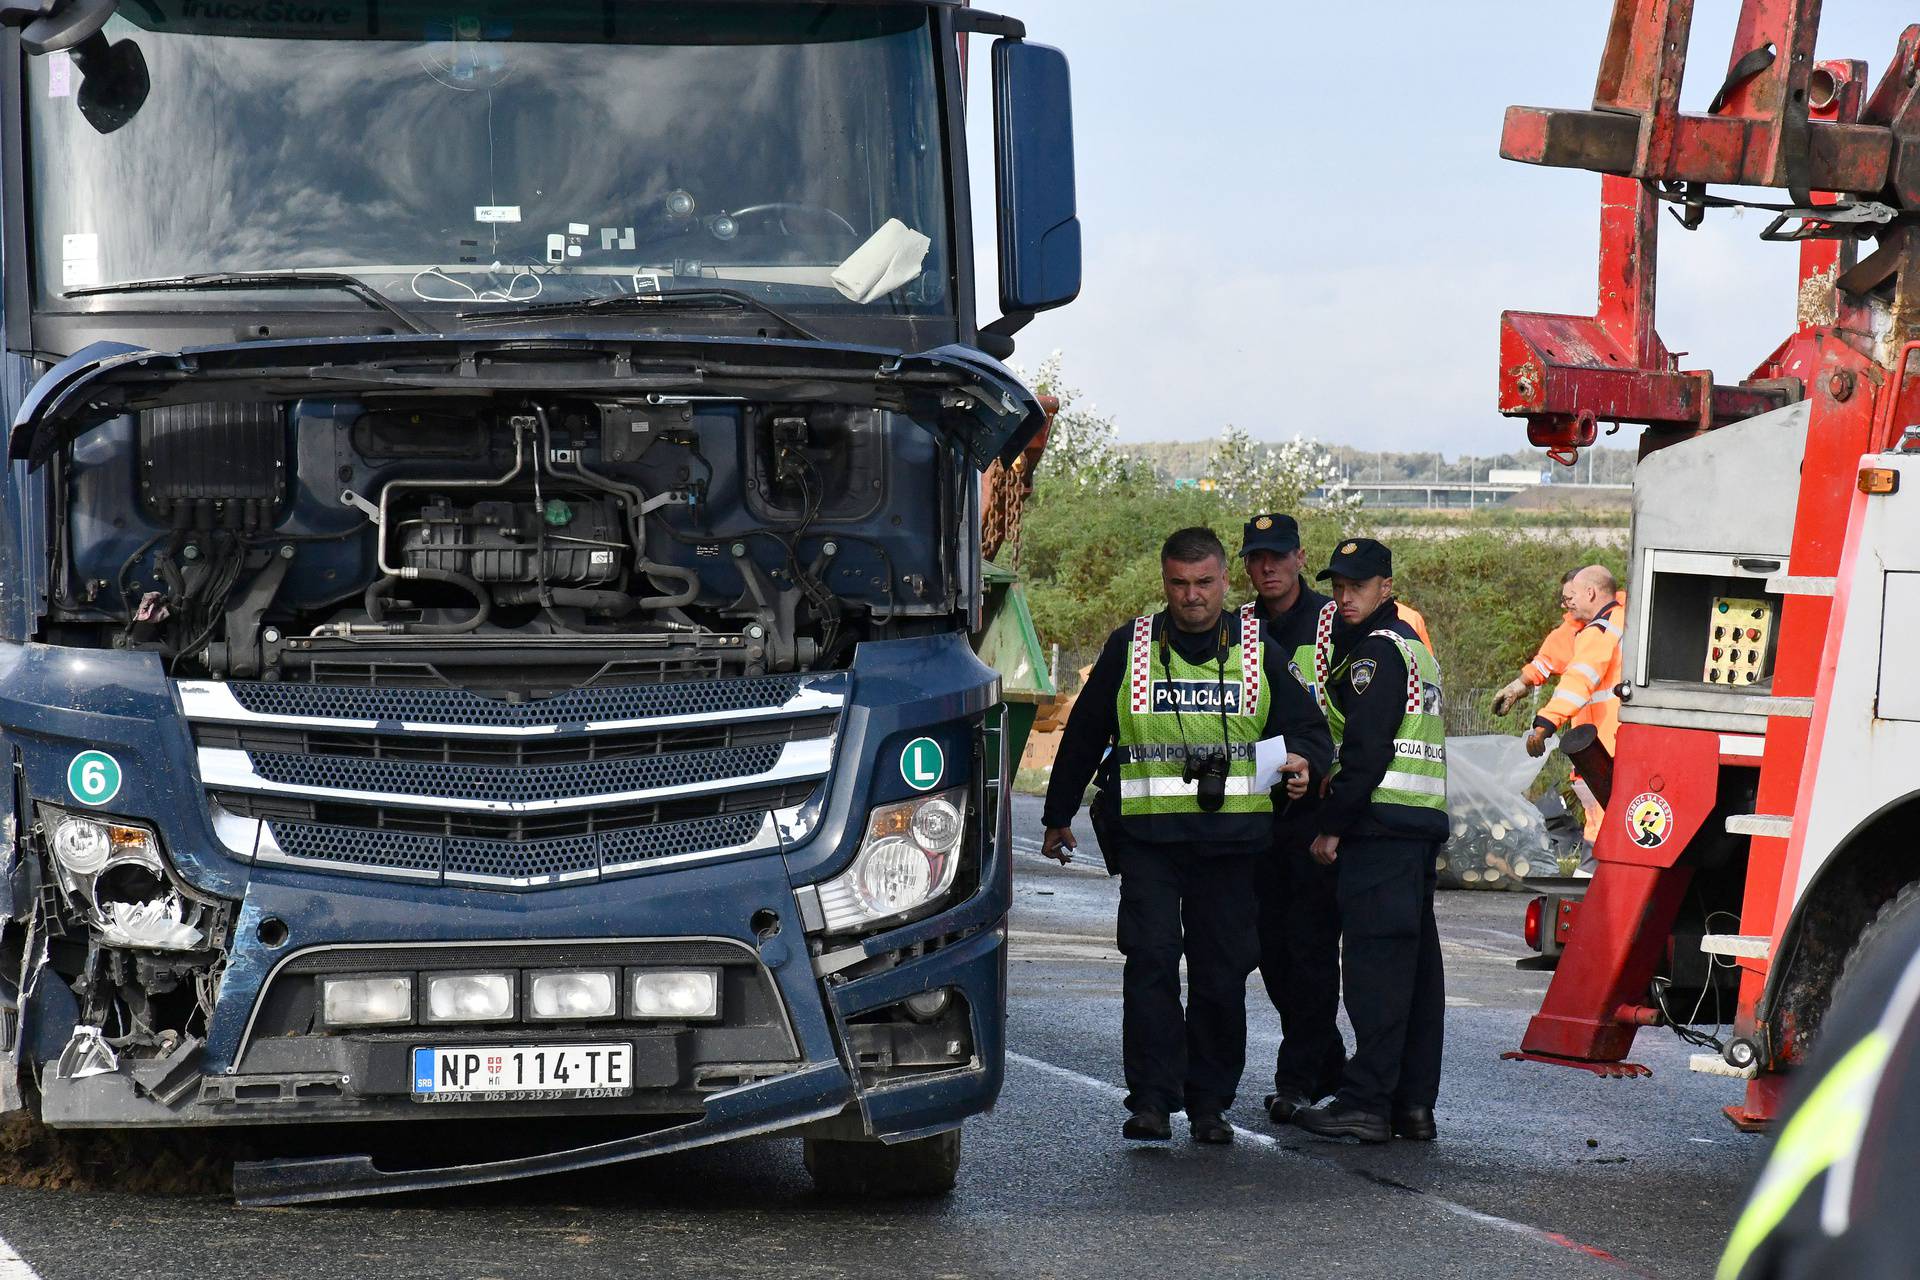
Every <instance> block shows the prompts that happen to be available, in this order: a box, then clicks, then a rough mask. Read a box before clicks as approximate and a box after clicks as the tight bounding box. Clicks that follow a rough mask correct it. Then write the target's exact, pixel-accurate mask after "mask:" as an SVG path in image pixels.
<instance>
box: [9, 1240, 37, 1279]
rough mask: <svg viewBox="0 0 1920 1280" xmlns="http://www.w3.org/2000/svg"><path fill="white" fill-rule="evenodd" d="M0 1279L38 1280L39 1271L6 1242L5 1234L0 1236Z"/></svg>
mask: <svg viewBox="0 0 1920 1280" xmlns="http://www.w3.org/2000/svg"><path fill="white" fill-rule="evenodd" d="M0 1280H40V1273H39V1272H38V1271H35V1270H34V1269H33V1266H32V1264H30V1263H29V1262H28V1261H27V1260H26V1259H25V1258H23V1257H21V1256H20V1252H19V1250H17V1249H15V1248H14V1247H13V1246H12V1245H10V1244H8V1243H7V1240H6V1237H5V1236H0Z"/></svg>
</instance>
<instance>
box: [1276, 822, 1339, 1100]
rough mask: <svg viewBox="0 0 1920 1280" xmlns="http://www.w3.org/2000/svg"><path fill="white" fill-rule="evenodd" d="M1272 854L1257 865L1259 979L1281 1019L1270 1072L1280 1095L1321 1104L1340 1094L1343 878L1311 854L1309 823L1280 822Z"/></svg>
mask: <svg viewBox="0 0 1920 1280" xmlns="http://www.w3.org/2000/svg"><path fill="white" fill-rule="evenodd" d="M1273 830H1274V838H1273V850H1272V852H1271V853H1270V854H1268V855H1267V856H1266V857H1263V858H1261V859H1259V861H1258V863H1257V864H1256V870H1255V874H1256V877H1257V881H1258V885H1259V897H1260V979H1261V981H1262V982H1264V983H1265V984H1266V988H1267V995H1268V997H1269V998H1270V999H1272V1001H1273V1007H1274V1010H1275V1011H1276V1012H1277V1013H1279V1015H1280V1035H1281V1040H1280V1052H1279V1055H1278V1057H1277V1058H1276V1060H1275V1062H1274V1067H1273V1087H1274V1089H1275V1091H1276V1092H1279V1093H1297V1094H1303V1095H1305V1096H1307V1097H1309V1098H1315V1099H1318V1098H1323V1097H1325V1096H1326V1095H1327V1094H1330V1093H1332V1092H1333V1091H1334V1090H1336V1089H1338V1088H1339V1087H1340V1077H1341V1072H1342V1071H1343V1069H1344V1068H1345V1067H1346V1064H1347V1047H1346V1045H1345V1044H1344V1043H1343V1042H1342V1041H1341V1039H1340V1023H1339V1017H1340V902H1339V897H1338V892H1339V890H1338V883H1339V872H1338V870H1337V869H1336V868H1335V867H1323V866H1321V865H1320V864H1319V863H1317V862H1315V861H1314V860H1313V855H1312V853H1310V852H1309V851H1308V848H1309V846H1310V845H1311V844H1312V843H1313V830H1312V826H1311V824H1309V823H1304V822H1297V821H1288V820H1286V819H1280V820H1277V821H1276V822H1275V823H1274V829H1273Z"/></svg>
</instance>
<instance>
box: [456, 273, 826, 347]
mask: <svg viewBox="0 0 1920 1280" xmlns="http://www.w3.org/2000/svg"><path fill="white" fill-rule="evenodd" d="M715 302H728V303H732V304H733V305H735V306H737V307H742V308H746V309H748V310H752V311H758V312H760V313H761V314H762V315H766V316H771V317H773V318H774V319H775V320H778V321H779V322H780V323H781V324H783V325H785V326H786V327H787V328H789V329H791V330H793V332H794V333H796V334H798V335H799V336H800V337H802V338H805V339H807V340H808V341H810V342H824V341H826V339H824V338H822V337H821V336H820V335H819V334H817V333H815V332H814V331H813V330H811V329H809V328H807V327H806V326H805V325H803V324H801V323H800V322H799V321H798V320H795V319H794V318H793V317H792V316H790V315H788V314H787V313H786V312H784V311H782V310H781V309H780V308H779V307H776V306H774V305H773V304H772V303H771V302H768V301H766V300H764V299H762V298H756V297H754V296H753V295H752V294H750V293H748V292H747V291H746V290H744V289H722V288H715V287H712V286H702V287H701V288H698V289H666V290H663V291H662V292H660V293H615V294H609V295H608V296H607V297H604V298H571V299H568V300H566V301H564V302H537V303H534V304H533V305H532V306H527V307H514V308H512V309H511V310H506V311H501V310H491V309H489V310H486V311H462V312H461V313H460V318H461V319H462V320H468V321H487V320H517V319H520V318H522V317H524V316H535V315H578V314H580V313H581V312H593V311H645V310H648V309H649V308H658V309H660V310H665V309H666V308H668V307H675V306H683V305H685V304H687V303H693V304H695V305H696V306H704V305H709V304H711V303H715Z"/></svg>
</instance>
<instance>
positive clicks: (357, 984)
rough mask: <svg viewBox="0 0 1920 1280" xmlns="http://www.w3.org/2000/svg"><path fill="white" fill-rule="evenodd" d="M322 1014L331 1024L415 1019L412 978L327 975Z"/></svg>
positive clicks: (323, 983) (376, 1023)
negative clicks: (337, 976) (328, 976)
mask: <svg viewBox="0 0 1920 1280" xmlns="http://www.w3.org/2000/svg"><path fill="white" fill-rule="evenodd" d="M320 1013H321V1017H322V1018H323V1019H324V1020H325V1022H326V1024H327V1025H328V1026H330V1027H372V1026H383V1025H390V1024H394V1023H400V1022H412V1021H413V979H412V978H409V977H404V976H401V977H387V978H326V979H323V980H322V981H321V984H320Z"/></svg>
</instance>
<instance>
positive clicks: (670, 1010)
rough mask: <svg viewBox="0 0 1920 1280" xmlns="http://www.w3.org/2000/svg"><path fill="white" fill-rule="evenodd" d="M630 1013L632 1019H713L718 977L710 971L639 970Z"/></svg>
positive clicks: (717, 1013) (717, 1002)
mask: <svg viewBox="0 0 1920 1280" xmlns="http://www.w3.org/2000/svg"><path fill="white" fill-rule="evenodd" d="M630 991H631V996H632V999H631V1003H630V1010H631V1012H632V1014H633V1016H634V1017H636V1018H676V1019H681V1018H684V1019H694V1018H717V1017H719V1016H720V974H719V972H718V971H716V970H713V969H690V970H668V969H639V970H635V971H634V974H633V985H632V987H631V988H630Z"/></svg>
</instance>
